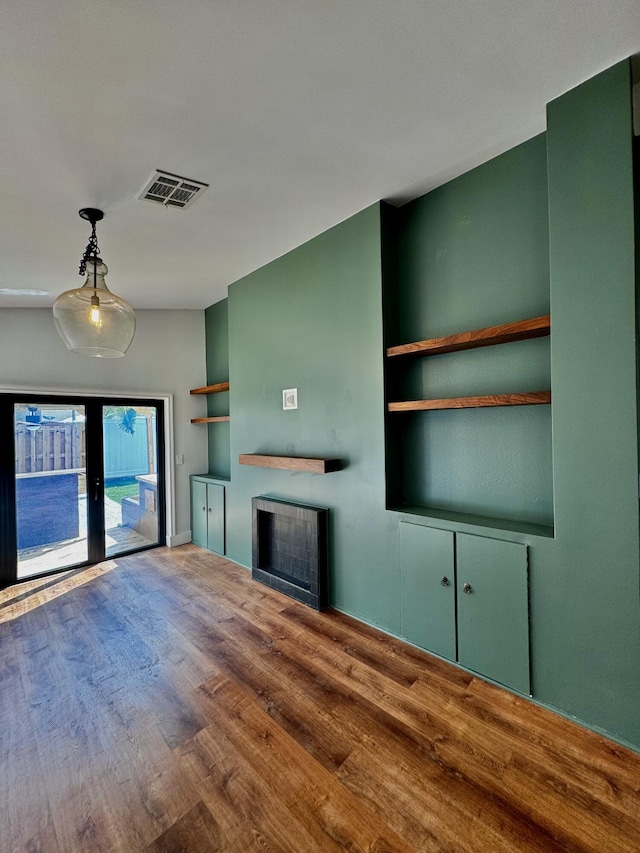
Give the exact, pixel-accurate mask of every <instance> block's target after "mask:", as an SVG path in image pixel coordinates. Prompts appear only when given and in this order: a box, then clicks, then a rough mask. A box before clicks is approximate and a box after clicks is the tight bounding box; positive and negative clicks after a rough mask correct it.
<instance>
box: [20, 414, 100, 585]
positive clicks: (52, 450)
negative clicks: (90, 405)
mask: <svg viewBox="0 0 640 853" xmlns="http://www.w3.org/2000/svg"><path fill="white" fill-rule="evenodd" d="M85 426H86V425H85V409H84V406H73V405H70V404H68V403H65V404H50V403H42V404H40V403H38V402H37V401H34V402H33V403H32V404H23V403H17V404H15V406H14V427H15V430H14V436H15V437H14V453H15V473H16V516H17V534H18V578H26V577H31V576H32V575H37V574H41V573H42V572H49V571H54V570H56V569H61V568H66V567H69V566H74V565H76V564H77V563H84V562H86V561H87V559H88V548H87V489H86V484H87V477H86V473H87V472H86V441H85Z"/></svg>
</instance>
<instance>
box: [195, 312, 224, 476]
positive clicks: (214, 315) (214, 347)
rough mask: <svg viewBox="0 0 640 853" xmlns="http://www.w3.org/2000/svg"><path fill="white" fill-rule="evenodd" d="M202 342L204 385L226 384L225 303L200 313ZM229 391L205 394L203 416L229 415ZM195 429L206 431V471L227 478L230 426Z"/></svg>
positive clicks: (221, 425)
mask: <svg viewBox="0 0 640 853" xmlns="http://www.w3.org/2000/svg"><path fill="white" fill-rule="evenodd" d="M204 321H205V339H206V347H207V385H215V384H216V383H217V382H226V381H227V380H228V379H229V322H228V300H227V299H223V300H222V301H220V302H216V304H215V305H211V306H210V307H209V308H207V310H206V311H205V312H204ZM230 393H231V392H230V391H225V392H223V393H220V394H209V396H208V397H207V415H208V417H210V418H211V417H216V416H219V415H228V414H229V398H230ZM198 429H207V430H208V439H209V471H210V472H211V473H212V474H216V475H217V476H218V477H228V476H229V471H230V463H229V433H230V424H229V423H227V422H218V423H213V424H209V426H207V427H198Z"/></svg>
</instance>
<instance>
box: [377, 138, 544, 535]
mask: <svg viewBox="0 0 640 853" xmlns="http://www.w3.org/2000/svg"><path fill="white" fill-rule="evenodd" d="M547 208H548V201H547V160H546V139H545V135H544V134H543V135H541V136H537V137H535V138H534V139H531V140H529V141H528V142H525V143H524V144H523V145H519V146H518V147H517V148H514V149H513V150H511V151H508V152H507V153H506V154H503V155H502V156H500V157H496V158H495V159H494V160H491V161H490V162H488V163H485V164H484V165H482V166H480V167H478V168H477V169H474V170H473V171H472V172H468V173H467V174H465V175H462V176H461V177H460V178H457V179H456V180H454V181H451V182H450V183H448V184H445V185H444V186H442V187H439V188H438V189H436V190H434V191H433V192H431V193H428V194H427V195H426V196H422V198H419V199H417V200H416V201H414V202H412V203H410V204H407V205H405V206H404V207H403V208H401V209H400V210H399V211H398V213H397V223H396V229H397V265H398V266H397V276H396V281H395V282H394V287H393V293H392V294H390V295H387V294H385V307H386V308H387V307H388V308H389V309H391V304H390V303H393V302H395V304H396V310H395V313H394V312H393V311H392V310H386V311H385V320H386V325H387V330H386V332H387V334H386V340H387V345H388V346H393V345H395V344H402V343H409V342H411V341H419V340H423V339H425V338H435V337H441V336H444V335H450V334H455V333H457V332H465V331H470V330H472V329H479V328H483V327H485V326H494V325H498V324H500V323H509V322H513V321H515V320H524V319H527V318H529V317H537V316H540V315H544V314H548V313H549V250H548V245H549V223H548V212H547ZM549 353H550V348H549V339H548V338H538V339H536V340H531V341H521V342H517V343H511V344H508V345H502V346H493V347H485V348H482V349H475V350H467V351H464V352H456V353H447V354H444V355H439V356H430V357H428V358H417V359H406V358H405V359H395V360H393V361H391V362H389V366H388V367H389V374H390V375H389V378H388V383H387V387H388V398H389V400H390V401H395V400H424V399H431V398H440V397H465V396H474V395H484V394H507V393H515V392H521V391H543V390H548V389H549V388H550V387H551V385H550V382H551V379H550V363H549V362H550V354H549ZM388 428H389V433H390V442H391V443H392V444H393V445H394V446H395V447H396V448H399V451H396V452H395V454H394V455H395V456H396V461H395V464H396V467H397V475H398V476H396V477H393V478H391V480H390V483H389V486H390V491H389V496H388V500H389V505H390V506H426V507H431V508H437V509H440V510H450V511H454V512H462V513H472V514H475V515H478V516H485V517H487V516H488V517H492V518H498V519H503V520H509V521H518V522H523V523H531V524H539V525H545V526H547V527H550V528H552V527H553V472H552V449H551V409H550V407H549V406H518V407H515V406H512V407H503V408H488V409H487V408H485V409H451V410H443V411H434V412H418V413H412V414H395V415H392V416H390V418H389V427H388ZM392 452H393V451H392Z"/></svg>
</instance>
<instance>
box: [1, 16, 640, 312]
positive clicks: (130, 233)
mask: <svg viewBox="0 0 640 853" xmlns="http://www.w3.org/2000/svg"><path fill="white" fill-rule="evenodd" d="M638 50H640V2H638V0H606V2H605V0H422V2H419V0H224V2H223V1H222V0H154V2H140V0H137V1H136V0H102V2H99V3H97V2H87V0H54V2H42V0H5V2H4V3H2V9H1V16H0V169H1V178H0V185H1V187H2V204H1V205H0V288H18V289H41V290H45V291H47V294H48V295H47V296H41V297H34V296H31V297H26V296H22V295H21V296H19V297H11V296H6V295H5V296H3V295H0V309H1V308H2V307H10V306H32V307H42V306H46V305H51V304H52V302H53V300H54V298H55V297H56V296H57V295H58V293H60V292H61V291H63V290H67V289H69V288H72V287H78V286H79V285H80V284H81V283H82V279H80V277H79V276H78V275H77V265H78V262H79V259H80V256H81V255H82V252H83V250H84V247H85V245H86V242H87V239H88V236H89V226H88V224H87V223H86V222H83V221H82V220H81V219H80V218H79V217H78V214H77V211H78V209H79V208H81V207H89V206H90V207H99V208H101V209H103V210H104V211H105V219H104V221H103V222H102V223H100V224H99V225H98V238H99V243H100V247H101V250H102V255H103V257H104V259H105V261H106V262H107V264H108V266H109V267H110V275H109V277H108V279H107V281H108V283H109V284H110V285H111V287H112V289H113V290H114V291H115V292H116V293H118V294H119V295H120V296H122V297H124V298H125V299H127V300H128V301H130V302H131V303H132V305H133V306H134V307H137V308H143V307H144V308H203V307H206V306H207V305H210V304H212V303H213V302H217V301H218V300H219V299H222V298H224V296H226V288H227V285H229V284H230V283H231V282H233V281H235V280H237V279H238V278H241V277H242V276H244V275H246V274H247V273H249V272H251V271H252V270H254V269H256V268H258V267H260V266H262V265H263V264H265V263H267V262H268V261H270V260H272V259H273V258H275V257H278V256H279V255H282V254H284V253H285V252H287V251H288V250H290V249H292V248H293V247H295V246H297V245H299V244H301V243H303V242H304V241H305V240H308V239H309V238H311V237H313V236H315V235H316V234H318V233H320V232H322V231H324V230H326V229H327V228H330V227H331V226H332V225H335V224H336V223H337V222H340V221H342V220H343V219H346V218H347V217H349V216H351V215H352V214H354V213H356V212H357V211H359V210H361V209H363V208H364V207H367V206H368V205H370V204H372V203H373V202H375V201H376V200H378V199H380V198H385V199H390V200H393V201H395V202H400V201H404V200H407V199H410V198H413V197H416V196H418V195H421V194H422V193H424V192H426V191H427V190H429V189H431V188H433V187H434V186H437V185H439V184H441V183H443V182H444V181H446V180H448V179H450V178H452V177H454V176H456V175H458V174H461V173H462V172H464V171H466V170H467V169H469V168H471V167H473V166H475V165H477V164H478V163H481V162H483V161H485V160H487V159H489V158H490V157H493V156H495V155H496V154H498V153H500V152H502V151H505V150H507V149H508V148H511V147H512V146H513V145H515V144H517V143H519V142H521V141H523V140H525V139H528V138H529V137H531V136H533V135H534V134H536V133H538V132H540V131H542V130H544V127H545V105H546V103H547V102H548V101H550V100H552V99H553V98H555V97H556V96H558V95H560V94H561V93H562V92H565V91H566V90H568V89H570V88H572V87H574V86H576V85H577V84H579V83H581V82H582V81H583V80H585V79H588V78H589V77H591V76H593V75H594V74H596V73H598V72H599V71H601V70H603V69H604V68H607V67H608V66H610V65H612V64H614V63H615V62H616V61H618V60H620V59H623V58H625V57H626V56H629V55H631V54H633V53H635V52H637V51H638ZM155 168H159V169H164V170H166V171H169V172H174V173H177V174H179V175H183V176H185V177H188V178H194V179H196V180H201V181H204V182H206V183H208V184H209V185H210V187H209V189H208V190H206V193H205V194H204V195H203V196H202V197H201V198H199V199H198V200H197V201H196V202H195V203H194V204H193V206H192V207H191V208H189V209H188V210H186V211H178V210H173V209H165V208H163V207H160V206H155V205H154V204H152V203H150V202H145V201H137V200H136V198H135V196H136V194H137V192H138V191H139V190H140V189H141V187H142V185H143V184H144V183H145V181H146V180H147V178H148V177H149V175H150V174H151V172H152V171H153V170H154V169H155Z"/></svg>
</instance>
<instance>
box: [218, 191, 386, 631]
mask: <svg viewBox="0 0 640 853" xmlns="http://www.w3.org/2000/svg"><path fill="white" fill-rule="evenodd" d="M380 258H381V233H380V205H379V204H375V205H373V206H372V207H370V208H368V209H367V210H364V211H362V212H361V213H359V214H358V215H356V216H354V217H352V218H351V219H349V220H347V221H346V222H343V223H341V224H340V225H337V226H336V227H335V228H332V229H331V230H330V231H327V232H326V233H324V234H321V235H320V236H319V237H316V238H315V239H314V240H311V241H310V242H308V243H306V244H305V245H303V246H300V247H299V248H297V249H295V250H294V251H292V252H289V253H288V254H287V255H284V256H283V257H281V258H278V259H277V260H275V261H273V262H272V263H270V264H268V265H267V266H266V267H263V268H262V269H259V270H257V271H256V272H254V273H252V274H251V275H249V276H247V277H246V278H244V279H242V280H241V281H239V282H236V283H235V284H233V285H231V287H230V288H229V340H230V344H231V347H230V363H229V367H230V375H229V378H230V382H231V423H232V429H231V487H230V488H229V490H228V497H227V555H228V556H229V557H230V559H232V560H235V561H236V562H239V563H241V564H243V565H245V566H250V565H251V498H252V497H254V496H257V495H261V494H265V495H269V496H271V497H275V498H282V499H287V500H291V501H296V502H302V503H308V504H313V505H316V506H324V507H328V508H329V509H330V510H331V513H330V521H329V528H330V530H329V572H330V589H331V602H332V604H333V605H334V606H336V607H339V608H341V609H343V610H346V611H348V612H349V613H352V614H354V615H355V616H358V617H361V618H363V619H366V620H367V621H369V622H372V623H374V624H376V625H379V626H382V627H384V628H385V629H386V630H388V631H392V632H394V633H398V632H399V630H400V595H399V588H398V577H399V566H398V557H397V543H396V528H397V522H396V521H395V520H394V518H393V517H392V516H390V515H388V514H387V513H385V510H384V501H385V497H384V495H385V486H384V420H383V411H384V400H383V359H382V296H381V264H380ZM285 388H297V389H298V409H296V410H293V411H283V409H282V391H283V390H284V389H285ZM241 453H266V454H277V455H293V456H296V455H297V456H326V457H337V458H339V459H340V460H342V462H343V465H344V468H343V470H341V471H337V472H334V473H331V474H322V475H313V474H305V473H292V472H288V471H279V470H267V469H262V468H253V467H249V466H241V465H239V464H238V455H239V454H241Z"/></svg>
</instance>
